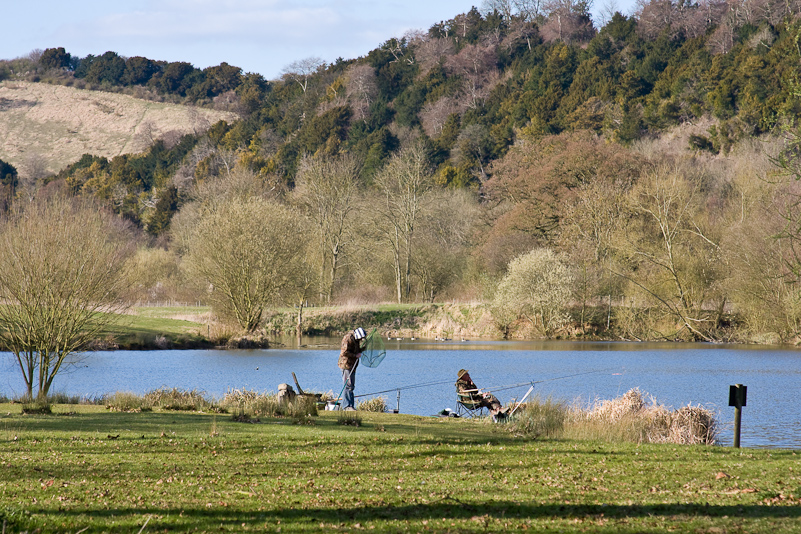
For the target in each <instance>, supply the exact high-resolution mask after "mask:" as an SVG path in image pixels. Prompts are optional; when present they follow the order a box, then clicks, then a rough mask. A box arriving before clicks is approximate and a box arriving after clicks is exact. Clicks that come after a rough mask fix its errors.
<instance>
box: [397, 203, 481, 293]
mask: <svg viewBox="0 0 801 534" xmlns="http://www.w3.org/2000/svg"><path fill="white" fill-rule="evenodd" d="M428 204H429V205H430V206H431V207H432V208H433V209H428V210H425V211H424V212H423V214H422V217H421V221H420V225H419V227H420V231H419V232H418V236H419V237H418V239H417V246H416V251H417V252H416V258H417V259H416V261H415V262H414V264H413V266H412V272H413V274H414V275H415V277H416V278H417V279H418V280H419V293H420V294H421V295H422V298H423V299H424V300H427V301H429V302H434V300H435V299H436V298H437V297H439V296H440V294H441V293H442V292H443V290H445V289H446V288H447V287H448V286H450V285H452V284H454V283H456V282H457V281H458V280H460V279H461V276H462V274H463V273H464V271H465V269H466V268H467V261H468V258H469V253H468V252H467V249H468V246H469V242H470V238H471V236H472V234H473V231H474V229H475V224H476V221H477V219H478V215H479V209H478V202H477V201H476V199H475V197H474V194H473V193H471V192H469V191H467V190H465V189H435V190H432V197H431V200H430V202H429V203H428Z"/></svg>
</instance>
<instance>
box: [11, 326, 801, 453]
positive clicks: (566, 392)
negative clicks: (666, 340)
mask: <svg viewBox="0 0 801 534" xmlns="http://www.w3.org/2000/svg"><path fill="white" fill-rule="evenodd" d="M301 343H302V345H301V346H300V347H297V346H290V345H287V346H286V347H283V348H273V349H269V350H244V351H243V350H238V351H226V350H188V351H143V352H136V351H117V352H97V353H88V354H84V355H81V357H80V359H79V361H77V362H75V363H74V365H72V366H71V367H70V368H69V369H67V370H66V371H65V372H64V373H63V374H61V375H59V376H58V377H57V378H56V381H55V385H54V390H55V391H63V392H66V393H68V394H78V395H85V396H98V395H101V394H103V393H110V392H114V391H132V392H134V393H139V394H142V393H145V392H146V391H148V390H151V389H155V388H158V387H162V386H166V387H178V388H182V389H197V390H202V391H205V392H206V393H207V394H208V395H210V396H214V397H217V398H220V397H222V396H223V395H224V394H225V392H226V391H227V390H228V389H232V388H239V389H242V388H245V389H250V390H256V391H259V392H263V391H272V392H274V391H277V387H278V384H280V383H283V382H286V383H289V384H292V383H293V381H292V374H291V373H292V372H293V371H294V372H295V374H296V375H297V377H298V381H299V382H300V385H301V387H302V388H304V389H305V390H310V391H317V392H320V391H328V392H333V393H334V394H339V392H340V390H341V388H342V382H341V378H340V374H339V370H338V368H337V357H338V355H339V340H338V339H320V338H314V339H304V340H302V342H301ZM387 351H388V353H387V357H386V359H385V360H384V361H383V363H381V365H380V366H379V367H377V368H374V369H371V368H367V367H360V368H359V369H358V371H357V373H356V394H357V395H367V396H377V395H376V394H377V392H384V391H385V390H390V391H387V392H384V393H380V395H382V396H384V397H386V398H387V403H388V405H389V407H390V408H397V407H398V406H399V407H400V411H401V412H403V413H411V414H417V415H432V414H435V413H436V412H439V411H440V410H442V409H443V408H446V407H447V408H451V409H455V402H454V397H455V394H454V387H453V382H455V380H456V372H457V371H458V370H459V369H461V368H466V369H469V370H470V374H471V376H472V377H473V379H474V380H475V382H476V383H477V384H478V385H479V387H482V388H485V389H490V390H492V391H493V392H494V393H495V394H496V395H497V396H498V398H500V400H501V401H502V402H504V403H506V402H509V401H511V400H512V399H514V398H517V399H519V398H520V397H522V396H523V395H524V394H525V392H526V390H527V389H528V387H529V383H531V382H536V384H535V393H536V394H538V395H539V396H540V397H543V398H545V397H548V396H551V397H553V398H555V399H558V400H565V401H568V402H574V401H579V402H583V403H585V404H587V403H592V402H594V401H596V400H598V399H611V398H614V397H617V396H620V395H622V394H623V393H625V392H626V391H628V390H629V389H631V388H640V390H641V391H643V392H645V393H647V394H649V395H650V396H652V397H654V398H655V399H656V401H657V402H658V403H659V404H662V405H665V406H668V407H672V408H679V407H681V406H686V405H687V404H693V405H697V404H701V405H703V406H705V407H707V408H709V409H711V410H713V411H714V412H715V413H716V414H717V417H718V421H719V422H720V423H721V425H720V426H721V436H720V440H721V443H722V444H724V445H730V444H731V442H732V427H733V419H734V409H733V408H730V407H729V406H728V390H729V385H731V384H745V385H747V386H748V403H747V406H746V407H745V408H743V421H742V428H743V430H742V438H741V444H742V446H744V447H782V448H801V407H800V406H799V401H801V395H799V384H801V381H800V379H801V351H798V350H792V349H783V348H766V347H758V348H754V347H741V346H731V345H728V346H727V345H714V346H710V345H701V344H697V345H696V344H689V345H688V344H643V343H570V342H502V341H497V342H485V341H467V342H460V341H453V342H430V341H428V342H427V341H391V342H387ZM0 371H1V372H2V373H1V374H0V392H2V393H4V394H6V395H17V394H20V393H21V392H22V391H23V389H24V386H23V383H22V380H21V378H20V375H19V369H18V368H17V367H16V363H15V361H14V360H13V357H12V356H11V355H10V354H9V353H0ZM398 389H400V401H399V402H398V391H397V390H398Z"/></svg>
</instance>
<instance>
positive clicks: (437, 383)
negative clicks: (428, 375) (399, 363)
mask: <svg viewBox="0 0 801 534" xmlns="http://www.w3.org/2000/svg"><path fill="white" fill-rule="evenodd" d="M452 383H453V381H452V380H443V381H441V382H427V383H425V384H412V385H410V386H401V387H397V388H392V389H385V390H384V391H375V392H373V393H364V394H362V395H356V397H367V396H369V395H378V394H379V393H389V392H391V391H401V390H407V389H415V388H424V387H428V386H441V385H442V384H452Z"/></svg>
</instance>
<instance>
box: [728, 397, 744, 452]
mask: <svg viewBox="0 0 801 534" xmlns="http://www.w3.org/2000/svg"><path fill="white" fill-rule="evenodd" d="M747 391H748V387H747V386H744V385H742V384H735V385H733V386H729V406H734V448H735V449H739V448H740V423H741V421H742V416H743V406H745V402H746V392H747Z"/></svg>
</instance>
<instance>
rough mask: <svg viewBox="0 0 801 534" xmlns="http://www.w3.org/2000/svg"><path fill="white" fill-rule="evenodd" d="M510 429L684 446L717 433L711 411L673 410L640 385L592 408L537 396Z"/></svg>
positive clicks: (706, 442) (538, 434)
mask: <svg viewBox="0 0 801 534" xmlns="http://www.w3.org/2000/svg"><path fill="white" fill-rule="evenodd" d="M646 397H647V398H648V399H649V400H648V401H646ZM509 428H510V430H511V431H512V432H515V433H519V434H521V435H526V436H532V437H535V438H536V437H546V438H547V437H551V438H566V439H579V440H597V441H607V442H634V443H676V444H683V445H699V444H700V445H713V444H714V443H715V442H716V440H717V435H718V430H717V422H716V421H715V416H714V414H713V412H712V411H710V410H708V409H706V408H704V407H701V406H691V405H688V406H684V407H682V408H679V409H678V410H670V409H668V408H666V407H664V406H661V405H659V404H657V403H656V400H655V399H653V398H652V397H650V396H647V394H643V392H641V391H640V390H639V389H637V388H635V389H632V390H629V391H628V392H626V393H625V394H624V395H623V396H621V397H618V398H616V399H612V400H599V401H596V402H595V403H594V404H593V405H591V406H588V407H583V406H580V405H578V404H574V405H572V406H571V405H568V404H566V403H560V402H554V401H553V400H551V399H547V400H545V401H542V400H539V399H534V400H533V401H531V402H529V403H526V405H525V406H524V407H521V408H520V409H519V410H518V412H517V413H516V414H515V417H514V418H513V420H512V421H511V422H510V425H509Z"/></svg>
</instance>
